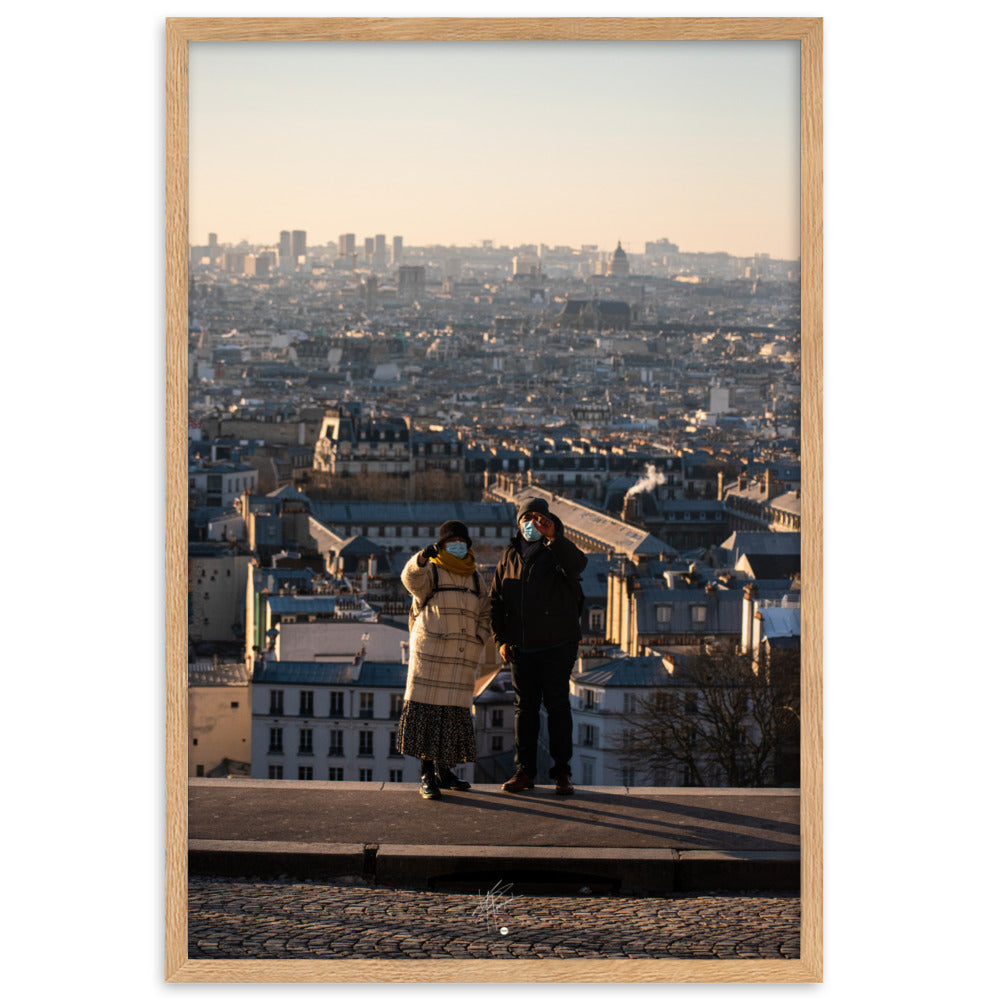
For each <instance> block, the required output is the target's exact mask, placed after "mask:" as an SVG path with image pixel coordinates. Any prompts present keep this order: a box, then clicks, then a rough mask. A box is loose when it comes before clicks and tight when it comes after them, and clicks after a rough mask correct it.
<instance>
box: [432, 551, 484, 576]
mask: <svg viewBox="0 0 1000 1000" xmlns="http://www.w3.org/2000/svg"><path fill="white" fill-rule="evenodd" d="M431 562H435V563H437V564H438V566H443V567H444V568H445V569H446V570H449V571H450V572H452V573H457V574H458V575H459V576H472V574H473V573H475V572H476V555H475V553H474V552H473V551H472V549H471V548H470V549H469V551H468V552H467V553H466V554H465V556H464V557H463V558H461V559H456V558H455V556H453V555H452V554H451V553H450V552H439V553H438V554H437V555H436V556H434V557H433V558H432V559H431Z"/></svg>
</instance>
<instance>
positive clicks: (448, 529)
mask: <svg viewBox="0 0 1000 1000" xmlns="http://www.w3.org/2000/svg"><path fill="white" fill-rule="evenodd" d="M452 537H455V538H464V539H465V544H466V545H471V544H472V539H471V538H470V537H469V529H468V528H467V527H466V526H465V525H464V524H462V522H461V521H445V522H444V524H442V525H441V527H440V528H438V541H439V542H443V541H444V540H445V539H446V538H452Z"/></svg>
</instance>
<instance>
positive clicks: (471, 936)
mask: <svg viewBox="0 0 1000 1000" xmlns="http://www.w3.org/2000/svg"><path fill="white" fill-rule="evenodd" d="M338 881H339V883H340V884H330V883H328V882H324V883H318V882H308V881H304V880H296V879H291V878H275V879H269V880H261V879H251V878H211V877H195V878H192V879H191V880H190V881H189V901H188V907H189V909H188V912H189V949H188V950H189V957H190V958H200V959H204V958H223V959H246V958H256V959H260V958H276V959H289V958H299V959H302V958H309V959H315V958H324V959H330V958H355V959H356V958H378V959H388V958H401V959H414V958H437V959H458V958H547V959H559V958H686V959H692V958H705V959H713V958H727V959H740V958H745V959H782V958H786V959H795V958H798V957H799V928H800V920H801V907H800V904H799V898H798V894H796V893H780V892H747V893H742V894H732V893H682V894H676V895H671V896H668V897H663V898H635V897H617V896H605V897H599V896H592V897H588V896H577V897H562V896H556V897H553V896H532V895H527V894H520V893H519V892H518V887H517V885H508V884H498V885H497V886H496V887H495V891H492V892H491V891H487V892H485V893H483V892H480V893H478V894H471V893H468V894H466V893H446V892H427V891H409V890H398V889H393V888H391V887H388V886H382V885H376V886H366V885H361V884H358V883H359V882H360V879H355V878H350V877H347V878H343V879H340V880H338Z"/></svg>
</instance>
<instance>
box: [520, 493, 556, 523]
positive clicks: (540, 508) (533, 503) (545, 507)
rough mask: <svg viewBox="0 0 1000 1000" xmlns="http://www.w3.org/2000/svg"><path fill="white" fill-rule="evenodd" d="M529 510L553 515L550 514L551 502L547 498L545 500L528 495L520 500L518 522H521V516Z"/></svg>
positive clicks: (548, 515)
mask: <svg viewBox="0 0 1000 1000" xmlns="http://www.w3.org/2000/svg"><path fill="white" fill-rule="evenodd" d="M529 511H535V512H537V513H539V514H544V515H545V516H546V517H551V516H552V515H551V514H549V504H548V501H547V500H543V499H542V498H541V497H526V498H525V499H524V500H522V501H521V502H520V504H519V505H518V508H517V522H518V524H520V523H521V518H522V517H524V515H525V514H527V513H528V512H529Z"/></svg>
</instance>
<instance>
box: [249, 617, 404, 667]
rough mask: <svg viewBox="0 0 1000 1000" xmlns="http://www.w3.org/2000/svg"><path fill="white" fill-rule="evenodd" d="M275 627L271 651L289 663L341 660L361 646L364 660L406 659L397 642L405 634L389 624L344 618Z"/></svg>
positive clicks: (359, 649) (399, 661) (402, 660)
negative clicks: (276, 634)
mask: <svg viewBox="0 0 1000 1000" xmlns="http://www.w3.org/2000/svg"><path fill="white" fill-rule="evenodd" d="M279 617H280V616H279ZM270 627H271V625H270V624H269V625H268V628H270ZM277 628H278V638H277V641H276V644H275V653H276V657H277V659H279V660H285V661H287V662H293V663H297V662H307V661H313V660H343V659H346V658H348V657H352V656H354V655H355V654H356V653H359V652H360V651H361V648H362V647H364V650H365V659H366V660H371V661H373V662H379V663H404V662H406V661H405V660H404V659H403V649H402V647H401V645H400V643H408V642H409V638H410V636H409V633H408V632H406V631H404V630H403V629H399V628H393V627H392V626H390V625H381V624H372V623H369V622H347V621H345V622H295V623H292V622H286V623H284V624H282V623H280V622H279V624H278V626H277Z"/></svg>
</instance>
